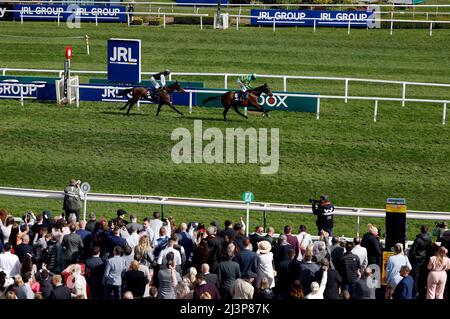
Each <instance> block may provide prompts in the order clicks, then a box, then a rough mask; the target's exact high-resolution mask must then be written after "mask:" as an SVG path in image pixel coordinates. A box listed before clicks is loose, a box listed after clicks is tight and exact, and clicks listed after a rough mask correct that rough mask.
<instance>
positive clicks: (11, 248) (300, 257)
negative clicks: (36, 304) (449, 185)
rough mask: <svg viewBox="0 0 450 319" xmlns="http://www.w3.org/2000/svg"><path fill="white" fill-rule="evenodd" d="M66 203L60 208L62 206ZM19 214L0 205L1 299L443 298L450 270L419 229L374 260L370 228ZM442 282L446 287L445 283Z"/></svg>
mask: <svg viewBox="0 0 450 319" xmlns="http://www.w3.org/2000/svg"><path fill="white" fill-rule="evenodd" d="M67 211H69V210H67ZM67 211H66V214H65V216H54V217H52V213H51V212H50V211H44V212H43V213H41V214H38V215H37V216H35V215H34V214H33V213H31V212H30V213H27V214H26V215H25V216H24V217H23V218H22V223H17V222H16V221H15V219H14V218H13V217H12V216H9V215H8V213H7V211H6V210H5V209H2V210H1V211H0V249H1V250H2V251H3V253H1V254H0V298H1V299H137V298H148V299H154V298H158V299H259V300H268V299H303V298H305V299H375V298H386V299H414V298H423V299H425V298H427V299H442V298H448V297H447V295H446V294H447V293H446V289H445V287H446V280H447V272H448V270H449V269H450V259H449V258H448V250H447V249H448V246H449V243H450V231H449V230H448V229H447V228H446V229H444V231H443V232H441V233H440V234H439V235H440V238H439V240H440V241H441V243H442V244H441V246H438V245H436V244H435V243H434V242H433V241H432V238H431V236H430V234H429V233H428V229H427V227H426V226H422V227H421V231H420V234H418V235H417V238H416V239H415V241H414V243H413V245H412V246H411V247H410V249H409V254H405V251H404V247H403V245H402V244H400V243H399V244H396V245H395V247H394V254H393V255H392V256H391V257H389V259H388V261H387V265H386V284H387V287H386V288H385V289H384V288H382V287H381V282H380V281H381V277H380V276H378V274H377V272H378V273H379V270H380V269H381V267H382V251H383V249H382V245H381V243H380V238H379V234H378V229H377V228H376V227H375V226H373V225H371V224H369V225H368V230H367V233H366V234H364V236H363V237H362V238H354V239H353V241H345V240H344V239H343V238H339V237H331V236H329V234H328V233H327V232H326V231H324V230H322V231H321V232H320V238H319V240H318V241H315V242H314V241H313V240H312V236H311V234H310V233H309V232H308V229H307V228H306V227H305V226H304V225H300V226H299V227H298V228H297V229H298V231H297V232H295V231H294V228H293V227H292V225H286V226H285V227H284V229H283V230H282V232H281V234H280V235H279V236H278V237H277V238H275V237H274V234H275V229H273V228H272V227H269V228H268V230H267V232H265V231H264V229H263V227H262V226H257V227H256V228H255V231H254V232H253V233H251V234H250V236H248V237H247V236H246V225H245V223H244V221H243V219H242V218H241V220H240V221H239V222H237V223H233V222H232V221H230V220H227V221H225V223H224V225H223V228H221V227H220V225H219V224H218V222H215V221H213V222H211V223H209V224H207V223H206V224H205V223H197V222H190V223H188V224H187V223H181V224H179V225H178V226H177V225H176V224H175V220H174V219H173V218H171V217H169V218H168V219H161V216H160V214H159V213H158V212H155V213H153V216H152V218H144V219H143V220H138V218H137V216H136V215H135V214H130V215H129V216H128V213H127V212H126V211H125V210H123V209H119V210H118V211H117V217H116V218H114V219H111V220H107V219H105V218H103V217H100V218H98V219H97V216H96V215H95V214H94V213H92V214H91V215H90V219H89V220H88V221H84V220H80V221H77V220H78V219H79V216H78V214H77V212H72V213H71V214H67ZM447 286H448V285H447Z"/></svg>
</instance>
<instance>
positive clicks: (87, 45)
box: [85, 34, 91, 55]
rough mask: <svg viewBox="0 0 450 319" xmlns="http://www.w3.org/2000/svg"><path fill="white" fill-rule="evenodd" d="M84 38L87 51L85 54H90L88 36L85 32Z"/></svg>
mask: <svg viewBox="0 0 450 319" xmlns="http://www.w3.org/2000/svg"><path fill="white" fill-rule="evenodd" d="M85 39H86V51H87V55H90V54H91V52H90V50H89V36H88V35H87V34H86V37H85Z"/></svg>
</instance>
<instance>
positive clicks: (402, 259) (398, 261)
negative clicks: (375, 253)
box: [386, 243, 412, 289]
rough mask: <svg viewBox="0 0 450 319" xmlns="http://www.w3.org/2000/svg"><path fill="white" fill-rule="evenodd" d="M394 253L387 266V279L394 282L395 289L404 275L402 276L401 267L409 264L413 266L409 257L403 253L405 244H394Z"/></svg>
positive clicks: (388, 281)
mask: <svg viewBox="0 0 450 319" xmlns="http://www.w3.org/2000/svg"><path fill="white" fill-rule="evenodd" d="M394 253H395V255H394V256H391V257H389V259H388V263H387V266H386V274H387V275H386V280H387V283H388V284H392V286H393V287H394V289H395V287H397V285H398V283H399V282H400V281H401V280H402V279H403V277H402V276H400V269H401V268H402V266H408V268H409V269H412V267H411V263H410V262H409V259H408V257H406V256H405V254H404V253H403V245H402V244H401V243H397V244H395V245H394Z"/></svg>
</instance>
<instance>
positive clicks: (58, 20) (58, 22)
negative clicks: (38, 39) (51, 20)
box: [58, 13, 60, 27]
mask: <svg viewBox="0 0 450 319" xmlns="http://www.w3.org/2000/svg"><path fill="white" fill-rule="evenodd" d="M59 21H60V15H59V13H58V27H59V24H60V23H59Z"/></svg>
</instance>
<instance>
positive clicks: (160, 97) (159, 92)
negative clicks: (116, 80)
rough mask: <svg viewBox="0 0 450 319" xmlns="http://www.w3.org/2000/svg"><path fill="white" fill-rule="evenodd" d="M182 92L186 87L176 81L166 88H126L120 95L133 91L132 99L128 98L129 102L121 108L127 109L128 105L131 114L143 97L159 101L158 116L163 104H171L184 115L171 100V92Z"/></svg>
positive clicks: (155, 101)
mask: <svg viewBox="0 0 450 319" xmlns="http://www.w3.org/2000/svg"><path fill="white" fill-rule="evenodd" d="M151 90H155V91H154V93H153V94H149V93H151ZM175 91H177V92H180V93H184V89H183V88H182V87H181V85H180V83H178V81H176V82H175V83H172V84H170V85H168V86H166V87H165V88H161V89H148V88H146V87H135V88H132V89H125V90H123V91H122V92H121V93H120V94H119V95H120V96H126V95H127V94H128V93H130V92H132V97H131V99H129V100H128V102H127V103H126V104H125V105H124V107H122V108H120V109H121V110H125V109H126V108H127V106H128V111H127V115H128V114H130V110H131V108H132V107H133V105H135V104H136V103H137V102H138V101H139V100H140V99H141V98H143V99H145V100H148V101H151V102H154V103H158V104H159V105H158V110H157V111H156V116H158V114H159V112H160V111H161V108H162V106H163V105H168V106H170V107H171V108H172V109H173V110H174V111H175V112H177V113H178V114H180V115H183V113H181V112H180V111H178V110H177V109H176V108H175V106H174V105H173V104H172V102H170V94H172V93H173V92H175Z"/></svg>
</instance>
